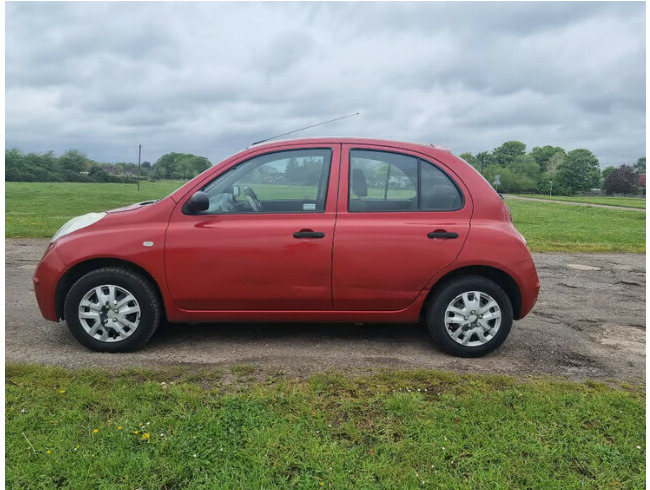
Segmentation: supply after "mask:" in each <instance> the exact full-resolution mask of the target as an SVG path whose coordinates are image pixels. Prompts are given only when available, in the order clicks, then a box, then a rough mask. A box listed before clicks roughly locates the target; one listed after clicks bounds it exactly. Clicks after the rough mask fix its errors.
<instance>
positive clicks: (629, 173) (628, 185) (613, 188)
mask: <svg viewBox="0 0 650 490" xmlns="http://www.w3.org/2000/svg"><path fill="white" fill-rule="evenodd" d="M636 183H637V173H636V172H635V171H634V168H632V167H630V166H629V165H621V166H620V167H618V168H617V169H614V171H612V172H610V173H609V175H608V176H607V178H606V179H605V182H604V183H603V190H604V191H605V193H606V194H632V193H634V192H635V190H636V189H635V187H636Z"/></svg>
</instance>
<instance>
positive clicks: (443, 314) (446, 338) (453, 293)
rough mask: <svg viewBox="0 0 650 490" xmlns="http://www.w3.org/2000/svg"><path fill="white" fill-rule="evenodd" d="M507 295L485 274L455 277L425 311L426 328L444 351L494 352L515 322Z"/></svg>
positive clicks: (468, 354) (469, 354)
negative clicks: (484, 275)
mask: <svg viewBox="0 0 650 490" xmlns="http://www.w3.org/2000/svg"><path fill="white" fill-rule="evenodd" d="M512 319H513V314H512V305H511V303H510V299H509V298H508V295H507V294H506V293H505V292H504V291H503V289H502V288H501V287H500V286H499V285H498V284H497V283H495V282H494V281H492V280H490V279H487V278H485V277H482V276H463V277H458V278H456V279H453V280H452V281H450V282H449V283H447V284H446V285H444V286H443V288H442V289H441V290H439V291H437V292H436V295H435V297H434V298H433V301H432V302H431V303H430V304H429V307H428V309H427V312H426V323H427V328H428V329H429V332H430V334H431V336H432V337H433V340H434V341H435V342H436V343H437V344H438V345H439V346H440V347H441V348H442V349H443V350H445V351H447V352H448V353H450V354H453V355H456V356H461V357H478V356H482V355H485V354H487V353H489V352H492V351H493V350H495V349H496V348H497V347H499V346H500V345H501V344H502V343H503V342H504V341H505V340H506V338H507V337H508V334H509V333H510V328H511V326H512Z"/></svg>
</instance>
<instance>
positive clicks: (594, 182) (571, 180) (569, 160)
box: [557, 148, 600, 194]
mask: <svg viewBox="0 0 650 490" xmlns="http://www.w3.org/2000/svg"><path fill="white" fill-rule="evenodd" d="M557 181H558V187H561V188H562V189H563V190H564V191H565V192H567V193H568V194H575V193H576V192H584V191H588V190H589V189H591V188H593V187H598V184H599V183H600V168H599V167H598V159H597V158H596V157H595V156H594V155H593V153H591V152H590V151H589V150H585V149H583V148H579V149H577V150H572V151H570V152H569V153H567V154H566V157H565V158H564V160H563V161H562V163H561V164H560V165H558V168H557Z"/></svg>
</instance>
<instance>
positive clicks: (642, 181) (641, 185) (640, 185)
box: [637, 174, 645, 187]
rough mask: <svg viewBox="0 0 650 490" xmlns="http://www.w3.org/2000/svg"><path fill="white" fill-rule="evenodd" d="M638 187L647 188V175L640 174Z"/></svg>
mask: <svg viewBox="0 0 650 490" xmlns="http://www.w3.org/2000/svg"><path fill="white" fill-rule="evenodd" d="M637 185H638V186H639V187H645V174H639V182H638V183H637Z"/></svg>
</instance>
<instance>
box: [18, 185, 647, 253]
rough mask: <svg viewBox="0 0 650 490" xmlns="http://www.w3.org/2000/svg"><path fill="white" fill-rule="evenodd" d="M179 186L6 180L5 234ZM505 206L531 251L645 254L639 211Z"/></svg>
mask: <svg viewBox="0 0 650 490" xmlns="http://www.w3.org/2000/svg"><path fill="white" fill-rule="evenodd" d="M182 184H183V182H174V181H171V182H170V181H161V182H143V183H142V188H141V190H140V192H138V191H137V190H136V187H135V185H134V184H77V183H26V182H7V183H5V236H6V237H8V238H12V237H43V238H45V237H51V236H52V235H53V234H54V233H55V232H56V230H58V229H59V227H60V226H61V225H62V224H63V223H65V222H66V221H67V220H69V219H70V218H72V217H73V216H77V215H80V214H84V213H87V212H91V211H102V210H106V209H111V208H116V207H120V206H125V205H128V204H131V203H134V202H137V201H144V200H148V199H157V198H161V197H164V196H166V195H168V194H169V193H171V192H172V191H173V190H175V189H177V188H178V187H180V186H181V185H182ZM275 187H277V186H275ZM256 190H257V191H258V194H259V195H260V197H261V198H262V199H263V198H264V197H269V198H270V197H273V196H272V194H273V189H271V188H270V187H269V186H263V185H257V186H256ZM312 191H313V189H311V190H310V189H307V188H306V189H305V190H304V192H306V193H309V192H312ZM600 199H617V198H600ZM508 205H509V206H510V208H511V209H512V211H513V218H514V221H515V224H516V225H517V227H518V228H519V230H520V231H521V232H522V233H523V235H524V236H525V237H526V239H527V240H528V243H529V246H530V248H531V249H532V250H533V251H570V252H637V253H641V252H645V214H644V213H639V212H634V211H626V210H610V209H603V208H590V207H578V206H575V207H572V206H567V205H562V204H553V203H540V202H530V201H529V202H526V201H516V200H509V201H508Z"/></svg>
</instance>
